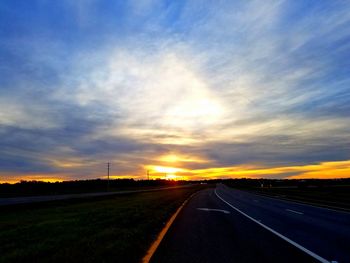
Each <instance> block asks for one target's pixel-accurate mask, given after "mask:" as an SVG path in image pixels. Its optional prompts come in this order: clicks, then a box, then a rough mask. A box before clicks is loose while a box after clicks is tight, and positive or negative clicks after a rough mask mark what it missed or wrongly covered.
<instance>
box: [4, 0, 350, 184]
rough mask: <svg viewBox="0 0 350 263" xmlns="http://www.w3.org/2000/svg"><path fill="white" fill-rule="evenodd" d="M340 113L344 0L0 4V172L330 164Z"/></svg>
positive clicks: (66, 175) (345, 77) (346, 36)
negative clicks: (109, 167) (110, 165)
mask: <svg viewBox="0 0 350 263" xmlns="http://www.w3.org/2000/svg"><path fill="white" fill-rule="evenodd" d="M349 116H350V3H349V1H153V0H141V1H136V0H134V1H97V0H86V1H80V0H79V1H68V0H62V1H48V0H40V1H39V0H38V1H34V0H32V1H24V0H23V1H20V0H11V1H10V0H8V1H7V0H4V1H1V2H0V138H1V139H0V167H1V170H0V176H1V181H16V180H18V179H21V178H22V179H23V178H25V179H50V178H53V179H62V180H65V179H89V178H97V177H102V176H104V173H105V163H106V162H107V161H110V162H112V164H113V167H114V169H113V174H114V175H115V176H116V177H118V176H120V177H123V176H125V177H130V176H133V177H134V178H142V176H144V175H145V170H147V169H153V170H154V173H155V175H156V176H161V175H160V174H159V175H158V174H156V173H157V172H158V173H161V172H159V171H164V169H163V170H162V169H159V167H160V166H161V167H173V168H174V167H175V168H177V169H178V170H177V171H175V172H174V171H171V172H169V173H171V174H172V175H174V174H175V173H176V174H182V175H183V176H187V178H204V177H206V176H205V175H204V174H205V173H204V171H206V169H213V168H224V167H226V168H230V169H233V170H235V169H241V170H242V169H248V168H249V169H254V170H256V169H265V170H266V169H270V168H281V167H299V166H305V167H307V166H308V165H322V164H324V163H327V162H340V163H342V167H343V166H344V163H343V162H344V161H348V160H350V151H349V149H350V117H349ZM174 156H176V158H175V157H174ZM155 167H156V168H155ZM157 167H158V168H157ZM247 167H248V168H247ZM348 168H349V166H348V167H346V169H348ZM165 170H166V169H165ZM196 171H198V173H196ZM208 171H209V170H208ZM165 173H167V172H165ZM300 173H302V172H300V171H299V170H298V171H297V172H295V174H296V175H298V174H300ZM293 174H294V172H293ZM213 176H214V175H213ZM215 176H218V175H215ZM230 176H233V177H234V176H235V174H234V173H233V174H225V173H223V174H222V175H220V176H219V177H230ZM249 176H252V177H254V175H253V174H249ZM259 176H261V175H259ZM262 176H264V177H274V178H275V177H278V178H285V177H288V176H290V172H285V171H284V170H283V171H282V172H281V173H278V174H275V173H272V174H270V173H269V172H266V173H263V174H262ZM208 177H210V176H209V175H208ZM320 177H322V175H321V174H320Z"/></svg>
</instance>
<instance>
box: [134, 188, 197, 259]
mask: <svg viewBox="0 0 350 263" xmlns="http://www.w3.org/2000/svg"><path fill="white" fill-rule="evenodd" d="M196 193H198V191H197V192H195V193H193V194H192V195H191V196H190V197H189V198H187V199H186V200H185V201H184V202H183V203H182V205H181V206H180V207H179V208H178V209H177V210H176V212H175V214H173V215H172V217H171V218H170V219H169V221H168V222H167V223H166V225H165V227H164V228H163V229H162V231H161V232H160V233H159V235H158V237H157V239H156V240H155V241H154V242H153V244H152V246H151V247H150V248H149V249H148V251H147V254H146V256H144V257H143V259H142V261H141V262H142V263H148V262H149V261H150V260H151V258H152V256H153V254H154V253H155V252H156V250H157V248H158V246H159V245H160V243H161V242H162V240H163V238H164V236H165V234H166V233H167V232H168V230H169V228H170V226H171V225H172V224H173V222H174V221H175V218H176V217H177V215H178V214H179V213H180V211H181V210H182V208H183V207H184V206H185V204H186V203H187V202H188V201H189V200H190V199H191V198H192V197H193V196H194V195H195V194H196Z"/></svg>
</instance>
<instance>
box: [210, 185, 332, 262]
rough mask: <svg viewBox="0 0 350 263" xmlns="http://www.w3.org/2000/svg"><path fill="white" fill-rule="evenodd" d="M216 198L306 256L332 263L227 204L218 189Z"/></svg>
mask: <svg viewBox="0 0 350 263" xmlns="http://www.w3.org/2000/svg"><path fill="white" fill-rule="evenodd" d="M214 192H215V194H216V196H217V197H218V198H219V199H220V200H221V201H223V202H224V203H226V204H227V205H228V206H230V207H231V208H233V209H234V210H236V211H237V212H239V213H240V214H242V215H244V216H245V217H247V218H249V219H250V220H252V221H253V222H255V223H257V224H258V225H260V226H262V227H263V228H265V229H266V230H268V231H270V232H271V233H273V234H275V235H276V236H278V237H280V238H282V239H283V240H285V241H287V242H288V243H289V244H291V245H293V246H295V247H296V248H298V249H300V250H301V251H303V252H305V253H306V254H308V255H309V256H311V257H313V258H315V259H317V260H318V261H320V262H322V263H330V261H329V260H327V259H325V258H323V257H321V256H319V255H317V254H316V253H314V252H312V251H310V250H308V249H307V248H305V247H303V246H302V245H300V244H298V243H297V242H294V241H293V240H291V239H289V238H288V237H286V236H284V235H282V234H280V233H278V232H277V231H275V230H273V229H272V228H270V227H268V226H266V225H264V224H263V223H261V222H259V221H258V220H256V219H254V218H252V217H251V216H249V215H247V214H246V213H244V212H242V211H241V210H239V209H238V208H236V207H235V206H233V205H231V204H230V203H229V202H227V201H226V200H225V199H223V198H222V197H221V196H220V195H219V194H218V193H217V192H216V189H215V190H214Z"/></svg>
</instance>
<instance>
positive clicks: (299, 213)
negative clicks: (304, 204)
mask: <svg viewBox="0 0 350 263" xmlns="http://www.w3.org/2000/svg"><path fill="white" fill-rule="evenodd" d="M286 211H288V212H292V213H295V214H298V215H303V214H304V213H302V212H298V211H295V210H292V209H286Z"/></svg>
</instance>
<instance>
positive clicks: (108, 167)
mask: <svg viewBox="0 0 350 263" xmlns="http://www.w3.org/2000/svg"><path fill="white" fill-rule="evenodd" d="M109 169H110V163H109V162H108V163H107V191H109Z"/></svg>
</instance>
